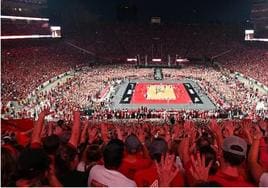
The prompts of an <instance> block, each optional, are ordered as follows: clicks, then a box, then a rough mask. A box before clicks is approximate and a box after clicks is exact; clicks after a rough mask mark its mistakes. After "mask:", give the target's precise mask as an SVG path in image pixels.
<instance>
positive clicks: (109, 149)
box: [103, 139, 124, 169]
mask: <svg viewBox="0 0 268 188" xmlns="http://www.w3.org/2000/svg"><path fill="white" fill-rule="evenodd" d="M123 155H124V143H123V141H121V140H119V139H113V140H111V141H110V142H109V143H108V144H107V145H106V146H105V147H104V151H103V159H104V166H105V168H107V169H118V168H119V166H120V164H121V162H122V159H123Z"/></svg>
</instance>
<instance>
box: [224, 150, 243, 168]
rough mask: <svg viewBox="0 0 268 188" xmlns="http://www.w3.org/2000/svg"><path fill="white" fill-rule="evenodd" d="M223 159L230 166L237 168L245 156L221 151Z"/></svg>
mask: <svg viewBox="0 0 268 188" xmlns="http://www.w3.org/2000/svg"><path fill="white" fill-rule="evenodd" d="M223 158H224V160H225V161H226V162H227V163H229V164H230V165H231V166H239V165H241V164H242V163H243V162H244V160H245V156H242V155H237V154H233V153H230V152H227V151H223Z"/></svg>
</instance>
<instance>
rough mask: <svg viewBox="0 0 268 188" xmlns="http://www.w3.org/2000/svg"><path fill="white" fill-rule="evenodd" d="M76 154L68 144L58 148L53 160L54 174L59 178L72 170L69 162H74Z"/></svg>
mask: <svg viewBox="0 0 268 188" xmlns="http://www.w3.org/2000/svg"><path fill="white" fill-rule="evenodd" d="M76 154H77V152H76V149H75V148H73V147H71V146H69V145H68V144H65V145H61V146H60V147H59V149H58V151H57V154H56V158H55V164H56V172H57V175H58V176H59V177H61V176H64V174H66V173H68V172H70V171H71V170H72V169H71V162H72V161H74V159H75V156H76Z"/></svg>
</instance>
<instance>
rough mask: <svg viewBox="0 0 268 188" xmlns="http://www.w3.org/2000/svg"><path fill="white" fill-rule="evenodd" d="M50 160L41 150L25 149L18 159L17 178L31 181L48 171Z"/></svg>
mask: <svg viewBox="0 0 268 188" xmlns="http://www.w3.org/2000/svg"><path fill="white" fill-rule="evenodd" d="M49 164H50V159H49V157H48V155H47V153H46V152H45V151H44V150H43V149H32V148H27V149H25V150H23V151H22V152H21V154H20V156H19V158H18V177H19V178H23V179H28V180H31V179H33V178H36V177H38V176H41V175H43V173H44V172H45V171H46V170H48V169H49Z"/></svg>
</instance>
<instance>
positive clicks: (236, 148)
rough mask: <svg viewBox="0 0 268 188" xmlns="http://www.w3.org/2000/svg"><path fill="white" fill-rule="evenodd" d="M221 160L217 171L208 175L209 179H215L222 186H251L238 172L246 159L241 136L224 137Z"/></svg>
mask: <svg viewBox="0 0 268 188" xmlns="http://www.w3.org/2000/svg"><path fill="white" fill-rule="evenodd" d="M222 150H223V160H222V164H221V167H220V169H219V171H218V172H217V173H216V174H215V175H212V176H210V177H209V180H210V181H215V182H218V183H219V184H221V185H222V186H232V185H236V186H244V187H248V186H253V184H251V183H250V182H249V181H248V180H246V179H245V178H244V177H243V176H241V175H240V173H239V167H241V165H242V163H243V162H244V161H245V159H246V155H247V143H246V141H245V140H243V139H242V138H239V137H237V136H230V137H227V138H225V139H224V141H223V145H222Z"/></svg>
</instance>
